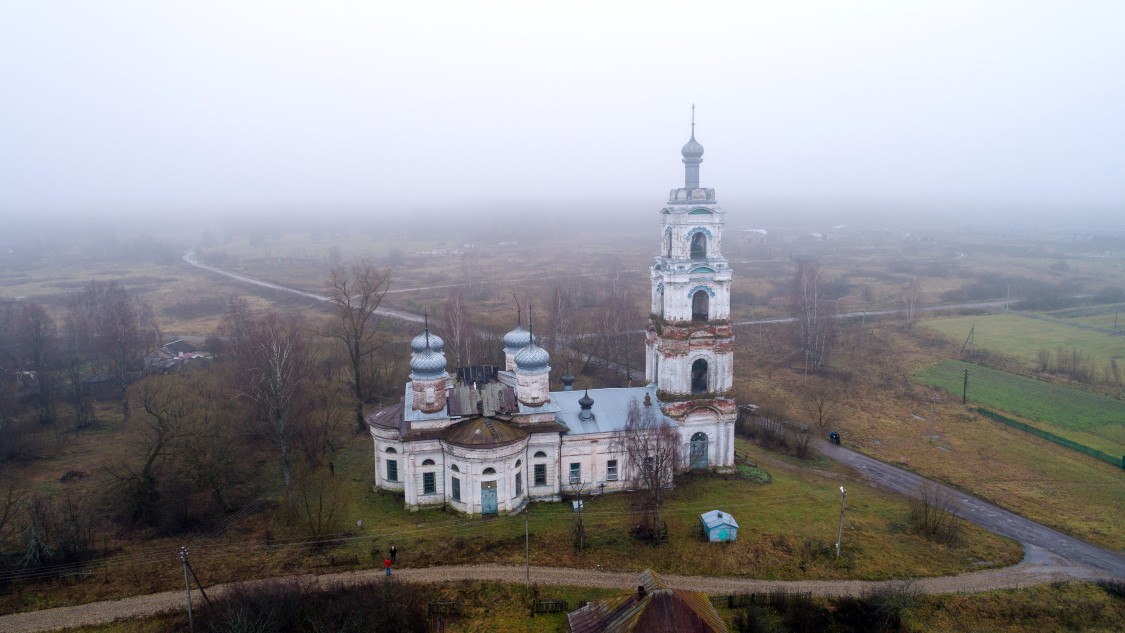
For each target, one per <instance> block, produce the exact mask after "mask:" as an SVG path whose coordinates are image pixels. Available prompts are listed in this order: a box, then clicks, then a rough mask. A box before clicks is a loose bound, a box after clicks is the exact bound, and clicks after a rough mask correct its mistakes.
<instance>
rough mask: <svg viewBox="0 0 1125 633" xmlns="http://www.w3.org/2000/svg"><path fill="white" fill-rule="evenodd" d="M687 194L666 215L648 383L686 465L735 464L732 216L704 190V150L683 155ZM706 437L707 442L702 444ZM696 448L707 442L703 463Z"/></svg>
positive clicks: (674, 198) (655, 276) (655, 275)
mask: <svg viewBox="0 0 1125 633" xmlns="http://www.w3.org/2000/svg"><path fill="white" fill-rule="evenodd" d="M681 154H682V155H683V163H684V186H683V187H682V188H679V189H673V190H672V191H671V192H670V193H669V195H668V203H667V204H666V205H665V207H664V209H663V210H662V211H661V212H660V217H661V246H660V255H658V256H657V257H656V258H655V260H654V262H653V265H652V269H651V280H652V307H651V315H650V318H649V327H648V331H647V332H646V334H645V377H646V378H647V379H648V381H649V382H650V383H655V384H656V387H657V394H658V396H659V398H660V401H661V407H662V409H663V411H664V414H665V415H667V416H668V417H670V418H672V419H674V420H676V421H677V422H678V423H680V424H681V433H682V434H684V436H685V437H684V441H685V443H687V442H691V451H690V456H689V457H687V459H686V461H687V462H688V463H687V464H686V465H687V466H688V467H692V468H697V467H704V466H724V467H726V466H731V465H732V464H733V463H734V446H733V437H734V419H735V417H736V413H737V412H736V409H735V402H734V398H733V394H732V386H733V382H734V331H733V330H732V327H731V320H730V283H731V270H730V266H729V265H728V264H727V260H726V258H725V257H723V252H722V244H723V222H724V217H725V215H726V212H725V211H723V209H722V208H721V207H720V206H719V205H718V203H717V202H716V200H715V190H714V189H705V188H701V187H700V186H699V164H700V163H702V162H703V146H702V145H700V144H699V142H698V141H696V140H695V106H692V122H691V139H690V140H688V142H687V143H686V144H685V145H684V146H683V148H682V150H681ZM701 435H706V436H707V437H706V438H703V439H702V440H701V438H700V436H701ZM697 440H699V441H703V442H705V443H704V444H703V447H704V448H703V450H704V451H705V453H706V458H705V459H704V458H702V457H701V456H700V455H699V451H698V450H697V444H696V442H697Z"/></svg>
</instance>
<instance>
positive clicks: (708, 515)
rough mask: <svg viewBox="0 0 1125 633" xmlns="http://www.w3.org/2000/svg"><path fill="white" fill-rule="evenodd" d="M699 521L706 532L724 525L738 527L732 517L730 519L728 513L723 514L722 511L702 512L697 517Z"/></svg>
mask: <svg viewBox="0 0 1125 633" xmlns="http://www.w3.org/2000/svg"><path fill="white" fill-rule="evenodd" d="M699 520H700V521H703V526H704V527H706V528H707V529H708V530H710V529H713V528H717V527H722V526H724V525H725V526H727V527H732V528H737V527H738V521H735V520H734V517H732V516H731V515H730V513H729V512H723V511H722V510H712V511H710V512H704V513H703V514H701V515H699Z"/></svg>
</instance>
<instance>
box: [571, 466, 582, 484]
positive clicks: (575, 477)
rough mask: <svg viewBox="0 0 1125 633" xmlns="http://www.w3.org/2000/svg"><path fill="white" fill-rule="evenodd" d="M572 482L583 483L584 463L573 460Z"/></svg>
mask: <svg viewBox="0 0 1125 633" xmlns="http://www.w3.org/2000/svg"><path fill="white" fill-rule="evenodd" d="M570 483H572V484H580V483H582V464H580V463H578V462H571V463H570Z"/></svg>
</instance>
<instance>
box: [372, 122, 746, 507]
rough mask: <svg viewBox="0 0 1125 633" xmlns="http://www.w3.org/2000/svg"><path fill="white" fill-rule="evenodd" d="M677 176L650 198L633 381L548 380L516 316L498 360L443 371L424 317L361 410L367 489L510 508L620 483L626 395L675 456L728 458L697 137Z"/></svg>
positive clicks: (726, 383) (706, 195)
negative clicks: (641, 338)
mask: <svg viewBox="0 0 1125 633" xmlns="http://www.w3.org/2000/svg"><path fill="white" fill-rule="evenodd" d="M682 154H683V163H684V166H685V183H684V186H683V187H682V188H679V189H673V190H672V191H671V193H670V194H669V196H668V203H667V205H666V206H665V207H664V209H663V210H662V211H661V225H662V227H661V228H662V241H661V246H660V255H659V256H657V257H656V258H655V261H654V263H653V265H652V274H651V279H652V308H651V317H650V322H649V327H648V331H647V333H646V336H645V348H646V357H645V376H646V380H647V381H648V383H649V384H648V385H647V386H645V387H631V388H610V389H589V390H586V391H584V392H583V391H572V390H571V389H570V382H571V381H572V380H573V378H571V377H567V378H569V380H566V379H564V381H565V382H566V387H564V390H562V391H551V390H550V385H549V379H548V377H549V374H550V370H551V368H550V356H549V354H548V353H547V351H546V350H544V349H543V348H542V347H540V346H538V345H537V344H536V341H535V338H534V336H533V334H532V332H530V331H528V330H524V329H523V328H522V327H521V326H520V325H519V324H517V325H516V328H515V329H514V330H512V331H511V332H508V333H507V334H506V335H505V336H504V359H505V360H504V367H503V369H500V368H498V367H496V368H493V367H474V368H466V369H462V370H460V371H457V372H455V373H456V377H451V376H450V374H449V372H448V371H447V366H446V358H445V354H444V353H443V348H444V343H443V341H442V340H441V338H439V337H438V336H437V335H435V334H433V333H431V332H430V331H429V328H428V327H427V328H426V330H425V332H423V333H422V334H420V335H419V336H417V337H415V338H414V340H413V341H412V342H411V351H412V353H411V360H410V370H411V372H410V381H409V382H408V383H407V384H406V390H405V395H404V397H403V399H402V401H401V402H399V403H398V404H396V405H393V406H390V407H387V408H384V409H382V410H379V411H376V412H374V413H372V414H370V415H369V416H368V417H367V422H368V426H369V428H370V431H371V437H372V439H373V440H374V450H375V482H374V485H375V487H376V488H379V489H383V490H393V491H401V492H402V493H403V494H404V496H405V504H406V507H407V508H409V509H419V508H426V507H449V508H452V509H454V510H457V511H459V512H463V513H465V514H470V515H491V514H506V513H512V512H518V511H519V510H521V509H522V508H523V507H524V506H525V505H526V504H527V503H528V502H530V501H558V500H560V499H561V497H562V495H563V494H565V493H572V492H594V491H596V492H615V491H620V490H628V489H629V488H630V482H629V481H628V473H629V469H628V468H627V464H626V463H625V460H626V459H627V456H626V455H625V454H624V453H622V452H620V448H619V444H618V443H617V442H615V441H614V440H615V437H617V435H618V434H620V432H621V431H622V429H623V428H624V427H625V424H626V421H627V417H628V410H629V407H630V403H631V402H636V403H637V404H638V405H639V406H644V407H650V406H651V407H657V408H658V410H659V414H658V416H659V419H660V420H662V421H663V423H664V424H665V425H671V426H674V427H675V428H676V430H677V431H678V433H679V436H680V440H681V442H682V447H683V448H682V451H681V458H680V467H681V468H682V469H710V468H718V469H729V468H731V467H732V466H733V465H734V421H735V417H736V409H735V402H734V399H733V397H732V395H731V388H732V384H733V373H734V333H733V330H732V327H731V321H730V283H731V270H730V267H729V266H728V264H727V260H726V259H725V258H724V257H723V255H722V248H721V247H722V238H723V216H724V211H723V210H722V208H720V207H719V205H718V204H717V202H716V200H715V190H714V189H704V188H701V187H700V186H699V164H700V163H701V162H702V161H703V146H702V145H700V144H699V143H698V142H697V141H696V140H695V122H694V121H693V122H692V134H691V140H689V141H688V142H687V144H686V145H684V146H683V149H682Z"/></svg>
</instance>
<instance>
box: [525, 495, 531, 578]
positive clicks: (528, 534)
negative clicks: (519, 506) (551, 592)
mask: <svg viewBox="0 0 1125 633" xmlns="http://www.w3.org/2000/svg"><path fill="white" fill-rule="evenodd" d="M530 513H531V501H528V502H527V507H526V508H524V509H523V560H524V565H525V568H526V570H527V577H526V579H525V582H526V583H527V586H528V588H531V532H530V531H529V530H528V521H529V519H528V516H529V514H530Z"/></svg>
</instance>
